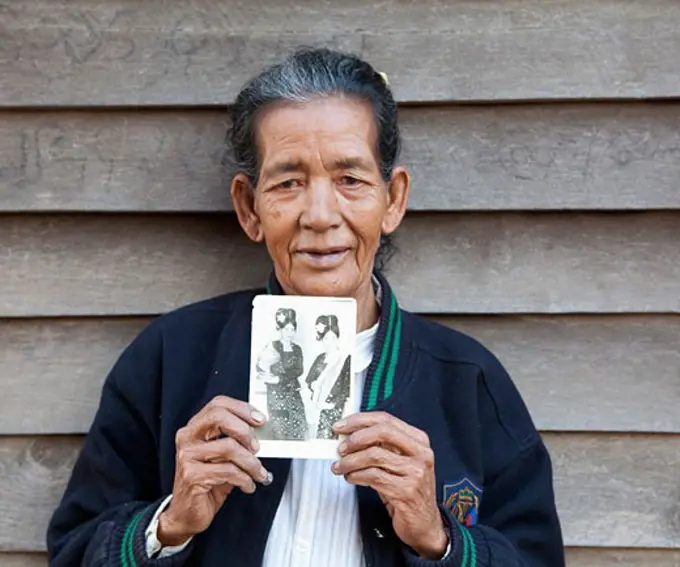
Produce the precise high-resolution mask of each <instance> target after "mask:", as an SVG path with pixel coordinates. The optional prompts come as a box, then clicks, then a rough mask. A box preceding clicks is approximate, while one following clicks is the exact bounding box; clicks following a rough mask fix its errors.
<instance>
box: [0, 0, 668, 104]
mask: <svg viewBox="0 0 680 567" xmlns="http://www.w3.org/2000/svg"><path fill="white" fill-rule="evenodd" d="M0 34H1V37H2V41H0V76H2V77H3V81H2V83H1V84H0V106H15V107H16V106H73V105H77V106H83V105H152V104H153V105H168V104H170V105H186V104H192V105H193V104H224V103H228V102H230V101H232V100H233V99H234V97H235V95H236V93H237V92H238V90H239V88H240V87H241V86H242V85H243V83H244V82H245V81H246V80H247V79H248V78H249V77H250V76H252V75H253V74H255V73H257V72H259V71H260V70H261V69H262V68H263V67H264V66H265V65H266V64H268V63H271V62H273V61H274V60H276V59H278V58H279V57H280V54H281V53H283V52H286V51H288V50H289V49H292V48H295V47H297V46H299V45H302V44H305V45H329V46H332V47H336V48H341V49H345V50H350V51H353V52H355V53H358V54H360V55H361V56H363V57H364V58H366V59H368V60H369V61H371V62H372V63H373V64H374V65H375V66H376V68H377V69H379V70H381V71H384V72H386V73H387V74H388V76H389V80H390V83H391V84H392V85H393V87H394V89H395V93H396V96H397V97H398V98H399V99H400V100H402V101H440V100H464V101H467V100H510V99H512V100H517V99H555V98H563V99H564V98H571V99H584V98H620V97H622V98H642V97H670V96H677V95H678V94H680V82H678V75H679V74H680V60H679V59H678V58H677V57H676V54H677V53H678V52H679V51H680V6H679V5H678V4H677V2H675V1H674V0H627V1H626V2H620V1H615V0H595V1H593V0H551V1H549V2H545V1H543V0H530V1H526V0H509V1H502V2H501V1H500V0H495V1H491V2H475V1H472V0H466V1H463V2H440V1H438V0H423V1H422V2H411V3H405V2H401V1H399V0H385V1H383V2H379V3H373V4H371V3H369V4H367V3H365V2H362V1H360V0H349V1H347V2H341V3H339V2H324V3H323V4H319V3H318V2H313V1H312V0H305V1H302V2H295V3H290V2H288V3H281V2H277V1H276V0H257V1H253V0H248V1H246V0H239V1H235V2H230V3H229V5H228V6H226V5H220V4H219V3H215V2H212V1H211V0H196V1H194V2H191V4H185V3H167V4H164V5H163V9H161V10H159V9H158V7H157V5H155V4H154V3H137V2H132V1H130V0H115V1H109V0H106V1H105V0H87V1H86V0H77V1H74V2H71V1H69V2H67V1H65V0H59V1H56V2H48V1H47V0H30V1H26V2H21V3H12V5H11V6H7V8H6V9H5V10H3V20H2V27H0Z"/></svg>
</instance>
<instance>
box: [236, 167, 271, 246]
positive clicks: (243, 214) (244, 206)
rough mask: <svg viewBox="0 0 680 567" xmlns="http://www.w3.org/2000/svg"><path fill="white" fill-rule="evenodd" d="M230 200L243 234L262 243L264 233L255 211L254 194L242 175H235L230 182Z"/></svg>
mask: <svg viewBox="0 0 680 567" xmlns="http://www.w3.org/2000/svg"><path fill="white" fill-rule="evenodd" d="M231 200H232V202H233V203H234V210H235V211H236V216H237V217H238V222H239V224H240V225H241V228H242V229H243V232H245V233H246V234H247V235H248V238H250V239H251V240H253V241H254V242H262V241H263V240H264V232H263V231H262V223H261V222H260V217H259V216H258V215H257V212H256V211H255V192H254V190H253V188H252V187H251V186H250V181H249V180H248V177H247V176H246V175H245V174H244V173H239V174H237V175H236V176H235V177H234V179H233V180H232V182H231Z"/></svg>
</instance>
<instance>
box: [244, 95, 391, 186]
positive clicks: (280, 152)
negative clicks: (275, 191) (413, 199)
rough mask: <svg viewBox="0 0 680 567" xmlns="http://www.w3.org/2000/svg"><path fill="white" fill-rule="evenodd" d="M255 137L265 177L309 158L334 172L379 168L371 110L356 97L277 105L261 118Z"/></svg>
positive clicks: (302, 164)
mask: <svg viewBox="0 0 680 567" xmlns="http://www.w3.org/2000/svg"><path fill="white" fill-rule="evenodd" d="M257 138H258V147H259V151H260V160H261V164H262V174H263V175H264V176H265V177H271V176H275V175H278V174H282V173H287V172H291V171H295V170H298V169H301V168H303V167H305V166H307V165H308V162H309V161H312V160H317V161H318V160H321V161H323V165H324V167H326V168H334V169H339V168H347V167H348V166H351V167H358V168H362V167H363V168H365V169H368V170H374V169H376V168H377V167H378V165H377V160H376V154H375V149H376V140H377V131H376V125H375V120H374V118H373V114H372V111H371V107H370V105H369V104H368V103H366V102H364V101H361V100H358V99H354V98H347V97H325V98H320V99H315V100H312V101H310V102H303V103H290V104H277V105H275V106H273V107H272V108H269V109H267V110H266V111H265V112H264V113H263V115H262V116H261V117H260V120H259V124H258V128H257Z"/></svg>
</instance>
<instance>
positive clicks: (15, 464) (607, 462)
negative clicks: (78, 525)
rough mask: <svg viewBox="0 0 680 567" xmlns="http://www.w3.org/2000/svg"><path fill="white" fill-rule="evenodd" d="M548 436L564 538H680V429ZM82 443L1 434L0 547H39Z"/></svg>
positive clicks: (573, 541)
mask: <svg viewBox="0 0 680 567" xmlns="http://www.w3.org/2000/svg"><path fill="white" fill-rule="evenodd" d="M545 437H546V441H547V443H548V447H549V449H550V451H551V454H552V457H553V461H554V467H555V483H556V493H557V501H558V508H559V512H560V516H561V521H562V525H563V530H564V537H565V542H566V543H567V544H568V545H571V546H581V547H629V548H636V547H641V548H645V547H655V548H673V547H679V546H680V525H678V495H679V494H680V478H679V477H678V470H680V436H664V435H661V436H644V435H637V436H627V435H594V434H592V435H591V434H554V433H553V434H545ZM79 447H80V439H79V438H75V437H72V438H69V437H43V438H40V437H38V438H30V437H29V438H25V437H7V438H4V439H2V441H1V442H0V477H1V478H3V479H5V480H4V482H3V487H4V488H5V489H4V490H3V491H1V492H0V509H2V511H3V514H2V515H0V549H2V550H5V551H41V550H43V548H44V534H45V528H46V525H47V522H48V521H49V517H50V515H51V512H52V510H53V509H54V507H55V506H56V504H57V502H58V501H59V498H60V496H61V493H62V491H63V488H64V486H65V483H66V481H67V479H68V476H69V474H70V473H69V471H70V468H71V467H72V465H73V463H74V462H75V458H76V456H77V451H78V449H79ZM584 510H587V511H588V514H584ZM605 565H606V563H605Z"/></svg>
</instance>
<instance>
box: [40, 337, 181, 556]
mask: <svg viewBox="0 0 680 567" xmlns="http://www.w3.org/2000/svg"><path fill="white" fill-rule="evenodd" d="M160 368H161V337H160V333H159V332H158V331H157V330H156V329H155V328H154V325H153V324H152V325H151V326H150V327H149V328H147V329H146V330H145V331H143V332H142V333H141V334H140V336H139V337H138V338H137V339H136V340H135V341H134V342H133V343H132V344H131V345H130V346H129V347H128V348H127V349H126V350H125V351H124V352H123V354H122V355H121V357H120V358H119V360H118V362H117V363H116V364H115V366H114V368H113V369H112V371H111V373H110V374H109V376H108V377H107V378H106V381H105V383H104V387H103V389H102V394H101V398H100V403H99V408H98V410H97V413H96V415H95V419H94V421H93V423H92V426H91V428H90V430H89V432H88V434H87V436H86V438H85V443H84V445H83V448H82V450H81V453H80V455H79V457H78V459H77V461H76V464H75V466H74V469H73V472H72V475H71V478H70V480H69V483H68V485H67V487H66V491H65V493H64V495H63V497H62V500H61V502H60V504H59V506H58V508H57V509H56V511H55V512H54V514H53V516H52V518H51V520H50V523H49V526H48V530H47V549H48V557H49V564H50V566H51V567H67V566H68V567H73V566H76V565H82V566H84V567H119V566H120V567H141V566H145V567H146V566H149V567H151V566H158V567H161V566H178V565H182V564H183V563H185V562H186V560H187V558H188V556H189V554H190V553H191V548H192V546H191V545H189V546H188V547H187V548H186V549H185V550H183V551H182V552H181V553H178V554H175V555H173V556H170V557H164V558H162V559H153V558H149V557H148V556H147V553H146V535H145V530H146V527H147V526H148V524H149V523H150V521H151V519H152V517H153V515H154V512H155V510H156V509H157V508H158V506H159V505H160V504H161V503H162V501H163V499H164V497H165V496H167V495H162V494H161V489H160V474H159V468H160V467H159V461H158V459H159V457H158V442H157V441H158V430H159V416H160V395H159V392H160Z"/></svg>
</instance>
